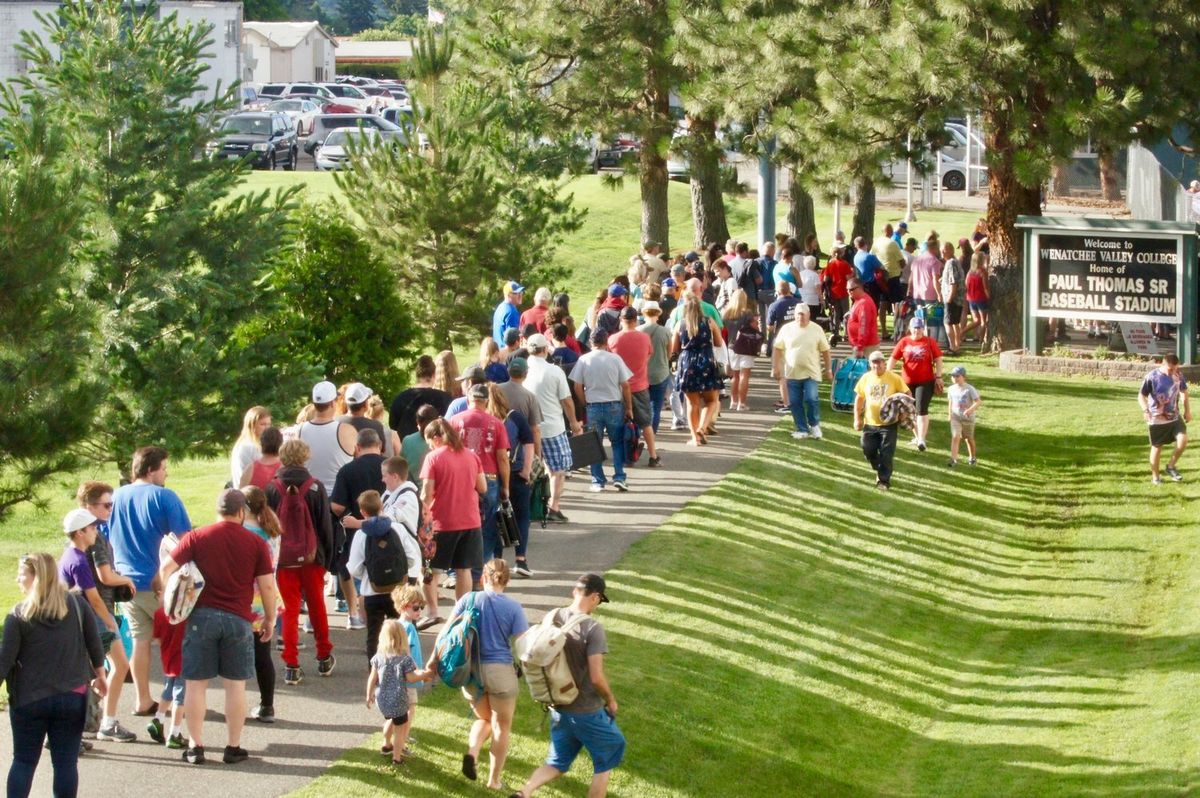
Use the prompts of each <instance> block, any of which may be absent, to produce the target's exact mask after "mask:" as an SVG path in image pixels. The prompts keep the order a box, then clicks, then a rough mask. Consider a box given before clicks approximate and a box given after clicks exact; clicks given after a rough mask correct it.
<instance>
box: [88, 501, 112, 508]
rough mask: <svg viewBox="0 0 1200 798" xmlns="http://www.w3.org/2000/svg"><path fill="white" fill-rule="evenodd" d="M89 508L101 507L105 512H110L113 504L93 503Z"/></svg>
mask: <svg viewBox="0 0 1200 798" xmlns="http://www.w3.org/2000/svg"><path fill="white" fill-rule="evenodd" d="M91 506H92V507H103V508H104V509H105V510H111V509H112V508H113V503H112V502H95V503H94V504H92V505H91Z"/></svg>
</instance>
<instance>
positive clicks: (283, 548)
mask: <svg viewBox="0 0 1200 798" xmlns="http://www.w3.org/2000/svg"><path fill="white" fill-rule="evenodd" d="M315 482H316V480H315V479H313V478H312V477H309V478H308V479H306V480H304V482H303V484H301V485H284V484H283V482H282V481H281V480H280V479H279V477H275V479H273V480H271V483H272V484H273V485H274V486H275V490H277V491H278V492H279V509H278V510H277V511H276V515H278V516H279V526H280V527H282V528H283V535H282V536H280V538H279V567H280V568H300V567H302V566H305V565H308V564H310V563H311V562H312V561H313V560H315V559H316V558H317V529H316V527H315V526H313V519H312V513H310V512H309V510H308V502H307V501H306V500H305V496H307V495H308V490H309V488H311V487H312V486H313V483H315Z"/></svg>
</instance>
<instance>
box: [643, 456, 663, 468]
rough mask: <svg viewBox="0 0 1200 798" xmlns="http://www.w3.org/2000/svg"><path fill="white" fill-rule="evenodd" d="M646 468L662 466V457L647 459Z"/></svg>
mask: <svg viewBox="0 0 1200 798" xmlns="http://www.w3.org/2000/svg"><path fill="white" fill-rule="evenodd" d="M646 468H662V458H661V457H651V458H650V459H649V460H647V461H646Z"/></svg>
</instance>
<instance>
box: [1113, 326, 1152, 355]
mask: <svg viewBox="0 0 1200 798" xmlns="http://www.w3.org/2000/svg"><path fill="white" fill-rule="evenodd" d="M1121 335H1122V336H1124V338H1125V348H1126V349H1128V350H1129V351H1130V352H1133V353H1135V354H1139V355H1157V354H1158V339H1156V338H1155V337H1154V331H1153V330H1151V329H1150V325H1149V324H1148V323H1146V322H1144V321H1123V322H1121Z"/></svg>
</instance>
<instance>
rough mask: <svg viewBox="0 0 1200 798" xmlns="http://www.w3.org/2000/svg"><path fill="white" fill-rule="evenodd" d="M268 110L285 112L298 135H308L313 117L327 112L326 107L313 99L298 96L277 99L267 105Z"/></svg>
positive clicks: (278, 112)
mask: <svg viewBox="0 0 1200 798" xmlns="http://www.w3.org/2000/svg"><path fill="white" fill-rule="evenodd" d="M266 110H267V111H270V112H272V113H277V114H285V115H286V116H287V118H288V119H290V120H292V124H293V125H294V126H295V128H296V135H297V136H307V135H308V134H309V132H310V131H311V130H312V125H313V118H314V117H315V116H316V115H317V114H320V113H325V111H324V109H323V108H322V107H321V106H320V105H317V104H316V103H315V102H313V101H312V100H308V99H303V98H297V97H286V98H284V99H282V100H275V101H274V102H273V103H271V104H270V105H268V106H267V107H266Z"/></svg>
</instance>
